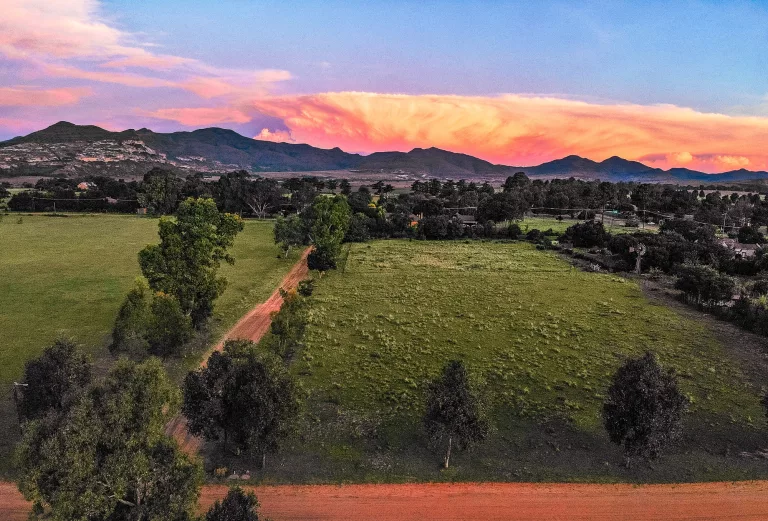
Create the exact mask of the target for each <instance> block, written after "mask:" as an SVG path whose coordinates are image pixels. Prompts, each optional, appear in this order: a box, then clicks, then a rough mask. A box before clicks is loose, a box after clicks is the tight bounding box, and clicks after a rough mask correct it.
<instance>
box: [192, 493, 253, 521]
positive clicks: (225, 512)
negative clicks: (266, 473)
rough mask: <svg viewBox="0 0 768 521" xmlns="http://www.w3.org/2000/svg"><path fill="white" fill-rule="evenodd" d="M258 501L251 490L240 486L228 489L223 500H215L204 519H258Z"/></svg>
mask: <svg viewBox="0 0 768 521" xmlns="http://www.w3.org/2000/svg"><path fill="white" fill-rule="evenodd" d="M258 509H259V501H258V500H257V499H256V496H255V495H254V494H253V492H250V491H248V492H246V491H244V490H243V489H241V488H240V487H234V488H231V489H229V492H227V495H226V497H225V498H224V501H218V500H217V501H216V503H214V504H213V506H212V507H211V508H210V510H208V513H207V514H205V521H259V512H258Z"/></svg>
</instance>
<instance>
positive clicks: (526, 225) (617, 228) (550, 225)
mask: <svg viewBox="0 0 768 521" xmlns="http://www.w3.org/2000/svg"><path fill="white" fill-rule="evenodd" d="M515 222H517V224H518V225H519V226H520V228H521V229H522V230H523V233H525V232H527V231H528V230H533V229H534V228H536V229H538V230H541V231H542V232H543V231H546V230H549V229H552V231H553V232H555V233H557V234H562V233H565V230H567V229H568V227H569V226H573V225H574V224H578V223H582V222H584V221H583V220H580V219H568V218H563V220H562V221H558V220H557V219H555V218H554V217H525V218H524V219H522V220H520V221H515ZM603 226H605V229H606V230H608V231H609V232H611V233H616V234H618V233H633V232H637V231H643V230H645V231H654V232H655V231H657V227H655V226H646V227H645V228H644V229H643V228H627V227H626V226H624V221H623V220H622V221H620V220H618V219H617V220H616V222H615V223H613V222H612V219H611V218H610V217H608V216H606V218H605V221H604V222H603Z"/></svg>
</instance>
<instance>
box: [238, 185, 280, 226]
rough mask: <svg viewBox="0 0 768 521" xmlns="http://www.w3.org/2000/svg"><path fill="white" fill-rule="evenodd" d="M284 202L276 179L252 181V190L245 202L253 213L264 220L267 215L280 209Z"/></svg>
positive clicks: (249, 191)
mask: <svg viewBox="0 0 768 521" xmlns="http://www.w3.org/2000/svg"><path fill="white" fill-rule="evenodd" d="M282 201H283V196H282V194H281V193H280V188H279V187H278V185H277V182H276V181H275V180H274V179H256V180H255V181H251V186H250V190H248V196H247V198H246V200H245V202H246V204H247V205H248V207H249V208H250V209H251V211H252V212H253V213H255V214H256V215H258V216H259V217H261V218H262V219H263V218H265V217H266V216H267V214H269V213H271V212H274V211H275V210H277V209H279V207H280V204H281V203H282Z"/></svg>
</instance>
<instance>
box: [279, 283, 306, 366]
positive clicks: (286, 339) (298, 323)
mask: <svg viewBox="0 0 768 521" xmlns="http://www.w3.org/2000/svg"><path fill="white" fill-rule="evenodd" d="M303 282H304V281H302V283H303ZM305 287H306V286H305ZM280 296H281V297H282V298H283V305H282V306H280V310H279V311H276V312H274V313H273V314H272V323H271V324H270V330H271V332H272V339H271V345H270V347H271V348H272V351H274V352H275V354H276V355H277V356H279V357H280V358H282V359H283V360H285V361H288V360H290V359H291V358H292V357H293V355H294V354H295V353H296V350H297V348H298V346H299V343H300V342H301V339H302V338H303V336H304V330H305V329H306V327H307V321H308V318H309V317H308V313H307V312H308V309H307V303H306V300H305V299H304V298H303V297H302V296H301V295H299V293H298V291H296V290H291V291H284V290H283V289H282V288H281V289H280Z"/></svg>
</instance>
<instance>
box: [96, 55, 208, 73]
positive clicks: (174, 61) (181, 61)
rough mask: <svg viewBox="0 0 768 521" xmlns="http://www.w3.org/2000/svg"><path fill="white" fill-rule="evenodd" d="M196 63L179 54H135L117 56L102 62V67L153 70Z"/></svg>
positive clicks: (165, 69) (163, 69)
mask: <svg viewBox="0 0 768 521" xmlns="http://www.w3.org/2000/svg"><path fill="white" fill-rule="evenodd" d="M193 63H196V61H195V60H192V59H190V58H181V57H180V56H168V55H162V56H156V55H152V54H144V55H135V56H129V57H127V58H119V59H116V60H112V61H109V62H107V63H102V64H101V66H102V67H107V68H113V69H115V68H121V69H122V68H127V67H140V68H144V69H151V70H155V71H167V70H169V69H173V68H174V67H178V66H180V65H185V64H193Z"/></svg>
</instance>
